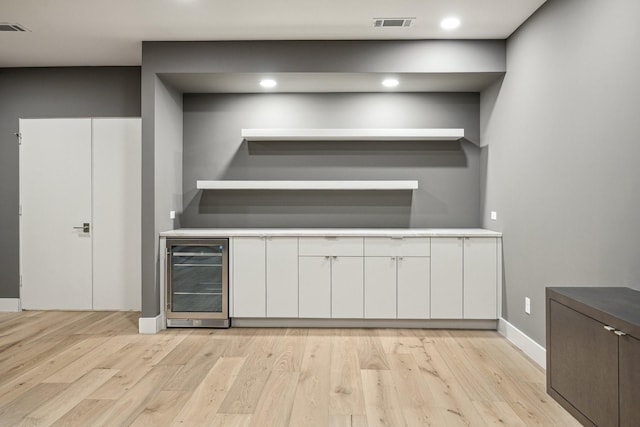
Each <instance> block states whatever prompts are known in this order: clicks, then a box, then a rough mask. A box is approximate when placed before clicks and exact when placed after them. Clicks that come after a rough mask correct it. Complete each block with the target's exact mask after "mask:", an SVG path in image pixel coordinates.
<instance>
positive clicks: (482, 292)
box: [431, 237, 498, 319]
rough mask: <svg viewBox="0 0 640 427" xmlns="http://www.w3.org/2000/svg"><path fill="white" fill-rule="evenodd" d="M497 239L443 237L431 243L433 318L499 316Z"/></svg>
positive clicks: (493, 317)
mask: <svg viewBox="0 0 640 427" xmlns="http://www.w3.org/2000/svg"><path fill="white" fill-rule="evenodd" d="M497 281H498V275H497V239H496V238H493V237H442V238H437V239H433V241H432V245H431V317H432V318H434V319H496V318H497V289H498V283H497Z"/></svg>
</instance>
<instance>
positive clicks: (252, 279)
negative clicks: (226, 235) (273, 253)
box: [233, 237, 266, 317]
mask: <svg viewBox="0 0 640 427" xmlns="http://www.w3.org/2000/svg"><path fill="white" fill-rule="evenodd" d="M265 278H266V252H265V238H264V237H234V238H233V315H234V316H236V317H265V314H266V287H265Z"/></svg>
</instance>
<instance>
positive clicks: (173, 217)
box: [169, 211, 176, 219]
mask: <svg viewBox="0 0 640 427" xmlns="http://www.w3.org/2000/svg"><path fill="white" fill-rule="evenodd" d="M169 219H176V211H169Z"/></svg>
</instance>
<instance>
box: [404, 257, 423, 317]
mask: <svg viewBox="0 0 640 427" xmlns="http://www.w3.org/2000/svg"><path fill="white" fill-rule="evenodd" d="M430 270H431V262H430V260H429V258H427V257H400V258H398V319H428V318H429V308H430V306H431V304H430V301H429V294H430V277H431V274H430Z"/></svg>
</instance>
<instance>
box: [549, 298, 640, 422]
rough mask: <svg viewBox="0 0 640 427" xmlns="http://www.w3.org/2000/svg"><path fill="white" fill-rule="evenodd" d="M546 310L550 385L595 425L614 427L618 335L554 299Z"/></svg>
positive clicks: (616, 397)
mask: <svg viewBox="0 0 640 427" xmlns="http://www.w3.org/2000/svg"><path fill="white" fill-rule="evenodd" d="M548 309H549V335H550V336H549V348H548V349H547V351H549V365H550V366H547V369H548V375H550V377H549V381H550V384H549V385H550V388H551V389H552V390H554V391H555V392H556V393H559V394H560V396H561V397H562V398H563V399H565V400H566V401H568V402H571V405H572V406H573V407H575V408H576V409H577V410H578V411H580V412H581V413H582V414H583V415H584V416H586V417H587V418H588V419H589V420H591V422H593V423H594V424H595V425H597V426H600V427H607V426H617V425H618V337H617V335H615V334H614V333H613V332H610V331H607V330H606V329H604V325H603V324H602V323H600V322H597V321H595V320H593V319H592V318H590V317H587V316H585V315H583V314H581V313H578V312H577V311H575V310H572V309H570V308H569V307H566V306H564V305H562V304H560V303H558V302H556V301H553V300H551V301H549V306H548ZM636 387H637V386H636ZM635 399H636V401H635V402H634V404H636V405H637V396H636V397H635ZM636 425H637V424H636Z"/></svg>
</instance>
